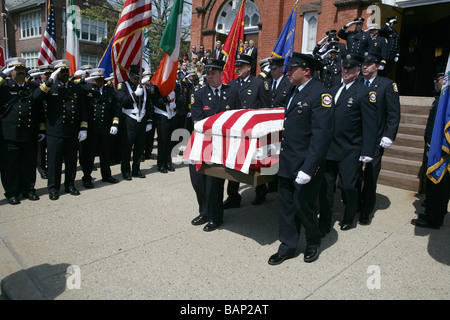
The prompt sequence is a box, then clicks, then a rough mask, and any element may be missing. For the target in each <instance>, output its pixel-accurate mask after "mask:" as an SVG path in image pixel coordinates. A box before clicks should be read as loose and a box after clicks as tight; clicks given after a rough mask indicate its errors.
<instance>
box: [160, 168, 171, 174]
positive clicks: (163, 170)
mask: <svg viewBox="0 0 450 320" xmlns="http://www.w3.org/2000/svg"><path fill="white" fill-rule="evenodd" d="M158 171H159V172H161V173H168V172H169V171H167V169H166V168H158Z"/></svg>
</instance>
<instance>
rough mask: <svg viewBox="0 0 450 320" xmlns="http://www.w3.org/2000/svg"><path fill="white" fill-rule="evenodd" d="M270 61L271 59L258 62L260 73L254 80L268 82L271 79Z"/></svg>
mask: <svg viewBox="0 0 450 320" xmlns="http://www.w3.org/2000/svg"><path fill="white" fill-rule="evenodd" d="M270 59H271V58H265V59H262V60H259V62H258V63H259V68H260V69H261V72H260V73H259V74H258V76H257V77H256V78H258V79H261V80H269V79H270V78H272V75H271V73H270V68H269V65H270Z"/></svg>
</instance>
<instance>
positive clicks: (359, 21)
mask: <svg viewBox="0 0 450 320" xmlns="http://www.w3.org/2000/svg"><path fill="white" fill-rule="evenodd" d="M353 21H356V23H364V18H355V19H353Z"/></svg>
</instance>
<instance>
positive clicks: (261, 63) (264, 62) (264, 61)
mask: <svg viewBox="0 0 450 320" xmlns="http://www.w3.org/2000/svg"><path fill="white" fill-rule="evenodd" d="M258 63H259V67H260V68H261V69H264V67H266V66H268V65H269V63H270V58H265V59H262V60H259V62H258Z"/></svg>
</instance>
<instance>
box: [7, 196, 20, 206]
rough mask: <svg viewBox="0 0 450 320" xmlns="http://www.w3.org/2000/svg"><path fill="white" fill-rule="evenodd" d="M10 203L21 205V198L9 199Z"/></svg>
mask: <svg viewBox="0 0 450 320" xmlns="http://www.w3.org/2000/svg"><path fill="white" fill-rule="evenodd" d="M8 203H9V204H19V203H20V199H19V197H15V196H13V197H9V198H8Z"/></svg>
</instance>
